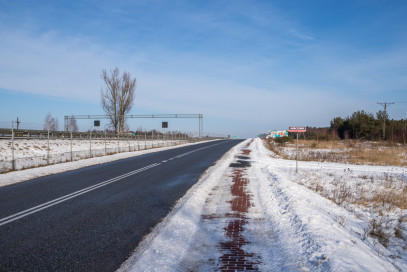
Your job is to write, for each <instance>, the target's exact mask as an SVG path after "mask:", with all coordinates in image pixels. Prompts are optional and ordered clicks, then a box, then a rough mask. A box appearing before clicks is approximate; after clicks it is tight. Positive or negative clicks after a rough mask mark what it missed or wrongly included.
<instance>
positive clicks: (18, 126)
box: [17, 117, 21, 130]
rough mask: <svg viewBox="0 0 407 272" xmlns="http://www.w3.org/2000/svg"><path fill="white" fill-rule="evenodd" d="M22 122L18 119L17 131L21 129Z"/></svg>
mask: <svg viewBox="0 0 407 272" xmlns="http://www.w3.org/2000/svg"><path fill="white" fill-rule="evenodd" d="M20 123H21V122H20V120H18V117H17V130H18V129H19V128H20Z"/></svg>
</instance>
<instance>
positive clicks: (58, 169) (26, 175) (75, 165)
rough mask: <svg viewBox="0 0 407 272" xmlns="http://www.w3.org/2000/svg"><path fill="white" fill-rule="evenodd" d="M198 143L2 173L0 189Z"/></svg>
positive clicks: (0, 175)
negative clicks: (39, 178) (48, 176)
mask: <svg viewBox="0 0 407 272" xmlns="http://www.w3.org/2000/svg"><path fill="white" fill-rule="evenodd" d="M199 143H202V142H199ZM199 143H189V144H182V145H177V146H170V147H161V148H154V149H147V150H140V151H134V152H125V153H118V154H114V155H108V156H103V157H97V158H90V159H82V160H79V161H73V162H66V163H60V164H54V165H49V166H44V167H38V168H32V169H26V170H21V171H15V172H9V173H4V174H0V187H1V186H6V185H11V184H14V183H19V182H23V181H26V180H30V179H34V178H38V177H43V176H47V175H53V174H58V173H62V172H66V171H71V170H75V169H79V168H83V167H87V166H92V165H97V164H103V163H107V162H111V161H116V160H121V159H126V158H131V157H134V156H140V155H144V154H148V153H153V152H159V151H163V150H169V149H174V148H178V147H183V146H189V145H195V144H199Z"/></svg>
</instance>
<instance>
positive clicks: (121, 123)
mask: <svg viewBox="0 0 407 272" xmlns="http://www.w3.org/2000/svg"><path fill="white" fill-rule="evenodd" d="M102 79H103V80H104V82H105V84H106V89H102V91H101V104H102V107H103V110H104V111H105V112H106V114H107V115H109V117H110V122H111V124H112V125H113V127H114V130H115V133H118V132H121V133H123V132H124V128H125V115H126V114H127V113H128V112H129V111H130V110H131V108H132V107H133V104H134V91H135V89H136V78H132V77H131V76H130V74H129V73H127V72H124V73H123V74H122V75H120V72H119V68H117V67H116V68H114V69H113V70H111V71H110V72H109V73H108V72H107V71H106V70H103V72H102Z"/></svg>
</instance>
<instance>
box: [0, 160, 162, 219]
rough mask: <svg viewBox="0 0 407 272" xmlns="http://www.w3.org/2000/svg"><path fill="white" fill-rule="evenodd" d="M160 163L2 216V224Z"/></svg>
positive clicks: (156, 164)
mask: <svg viewBox="0 0 407 272" xmlns="http://www.w3.org/2000/svg"><path fill="white" fill-rule="evenodd" d="M158 165H160V164H159V163H155V164H152V165H149V166H146V167H143V168H140V169H137V170H135V171H132V172H129V173H127V174H124V175H121V176H118V177H115V178H112V179H109V180H106V181H103V182H100V183H98V184H95V185H92V186H89V187H87V188H84V189H82V190H79V191H76V192H73V193H71V194H68V195H65V196H62V197H59V198H56V199H53V200H51V201H48V202H46V203H43V204H41V205H38V206H35V207H32V208H30V209H27V210H24V211H21V212H19V213H16V214H13V215H10V216H8V217H5V218H2V219H0V226H3V225H5V224H8V223H10V222H13V221H15V220H17V219H20V218H23V217H25V216H28V215H30V214H33V213H36V212H39V211H41V210H44V209H46V208H49V207H52V206H54V205H56V204H59V203H62V202H64V201H67V200H69V199H72V198H75V197H77V196H80V195H83V194H85V193H88V192H91V191H93V190H96V189H98V188H101V187H104V186H106V185H108V184H111V183H114V182H116V181H119V180H122V179H124V178H127V177H129V176H132V175H135V174H137V173H140V172H143V171H145V170H148V169H150V168H153V167H156V166H158Z"/></svg>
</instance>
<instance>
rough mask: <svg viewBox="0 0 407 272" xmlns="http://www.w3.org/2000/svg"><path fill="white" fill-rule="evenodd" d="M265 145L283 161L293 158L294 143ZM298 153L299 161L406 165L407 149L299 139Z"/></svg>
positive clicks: (368, 143) (360, 142)
mask: <svg viewBox="0 0 407 272" xmlns="http://www.w3.org/2000/svg"><path fill="white" fill-rule="evenodd" d="M266 146H267V147H268V148H269V149H270V150H271V151H273V152H274V153H276V155H278V156H280V157H282V158H284V159H295V155H294V154H295V152H294V150H295V146H296V143H295V141H294V142H291V143H286V144H284V145H281V144H276V143H274V142H273V141H272V140H271V139H268V140H266ZM299 152H300V154H299V160H302V161H321V162H337V163H350V164H365V165H382V166H388V165H392V166H401V167H406V166H407V146H403V145H392V144H388V143H380V142H362V141H320V142H316V141H308V140H299Z"/></svg>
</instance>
